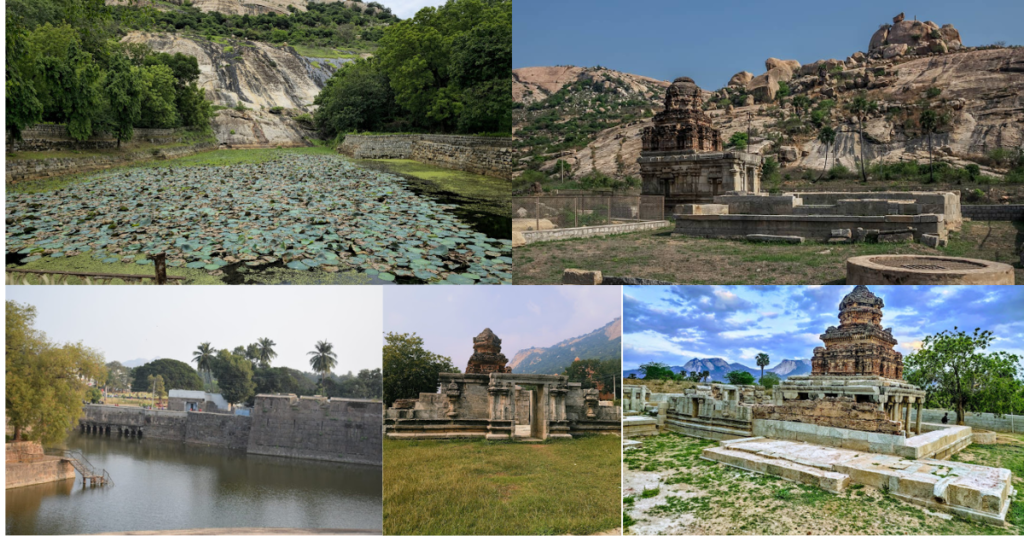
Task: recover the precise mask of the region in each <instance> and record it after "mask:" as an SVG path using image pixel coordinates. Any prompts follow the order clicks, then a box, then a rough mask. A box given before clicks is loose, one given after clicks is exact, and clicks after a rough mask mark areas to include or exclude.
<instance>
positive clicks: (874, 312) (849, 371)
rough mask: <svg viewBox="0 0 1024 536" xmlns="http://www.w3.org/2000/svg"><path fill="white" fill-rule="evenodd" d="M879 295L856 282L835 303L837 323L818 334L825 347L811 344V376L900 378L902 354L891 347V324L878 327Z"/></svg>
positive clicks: (894, 344)
mask: <svg viewBox="0 0 1024 536" xmlns="http://www.w3.org/2000/svg"><path fill="white" fill-rule="evenodd" d="M883 307H885V303H883V301H882V298H879V297H878V296H875V295H874V294H873V293H872V292H871V291H870V290H868V288H867V287H865V286H864V285H858V286H857V287H856V288H855V289H853V292H850V293H849V294H847V295H846V297H845V298H843V301H842V302H841V303H840V304H839V327H838V328H837V327H835V326H829V328H828V329H826V330H825V333H824V334H823V335H821V337H820V338H821V340H822V341H824V343H825V347H824V348H821V347H818V348H815V349H814V357H813V358H812V359H811V368H812V372H811V374H812V375H814V376H881V377H883V378H889V379H893V380H902V379H903V355H902V354H900V353H899V352H897V351H895V350H893V347H894V346H896V339H895V338H893V336H892V328H886V329H882V325H881V324H882V308H883Z"/></svg>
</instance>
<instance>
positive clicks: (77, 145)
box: [6, 125, 187, 153]
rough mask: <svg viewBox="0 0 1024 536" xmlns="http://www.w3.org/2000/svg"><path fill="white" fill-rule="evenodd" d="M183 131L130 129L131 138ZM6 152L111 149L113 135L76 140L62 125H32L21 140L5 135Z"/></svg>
mask: <svg viewBox="0 0 1024 536" xmlns="http://www.w3.org/2000/svg"><path fill="white" fill-rule="evenodd" d="M186 132H187V130H186V129H184V128H136V129H134V132H133V133H132V141H133V142H142V141H145V142H149V143H175V142H177V141H180V140H181V137H182V135H184V134H185V133H186ZM6 143H7V152H9V153H10V152H16V151H66V150H91V149H114V148H116V147H117V138H116V137H114V135H113V134H110V133H108V132H96V133H94V134H93V135H92V136H91V137H90V138H89V139H87V140H85V141H78V140H76V139H75V138H72V137H71V135H70V134H68V128H67V126H66V125H35V126H31V127H29V128H26V129H25V130H23V131H22V132H21V141H17V140H14V139H11V138H10V137H8V138H7V139H6Z"/></svg>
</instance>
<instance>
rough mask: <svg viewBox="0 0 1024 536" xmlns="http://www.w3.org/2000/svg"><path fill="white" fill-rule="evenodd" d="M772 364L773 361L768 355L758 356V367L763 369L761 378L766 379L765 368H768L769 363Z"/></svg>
mask: <svg viewBox="0 0 1024 536" xmlns="http://www.w3.org/2000/svg"><path fill="white" fill-rule="evenodd" d="M771 362H772V361H771V359H770V358H769V357H768V354H766V353H764V352H761V353H759V354H757V366H759V367H761V378H764V368H765V367H767V366H768V363H771Z"/></svg>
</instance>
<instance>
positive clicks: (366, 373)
mask: <svg viewBox="0 0 1024 536" xmlns="http://www.w3.org/2000/svg"><path fill="white" fill-rule="evenodd" d="M357 377H358V378H359V380H360V381H362V382H363V385H364V386H365V387H366V396H365V398H372V399H375V400H380V399H381V398H383V397H384V375H383V374H381V370H380V369H379V368H375V369H363V370H360V371H359V374H358V375H357Z"/></svg>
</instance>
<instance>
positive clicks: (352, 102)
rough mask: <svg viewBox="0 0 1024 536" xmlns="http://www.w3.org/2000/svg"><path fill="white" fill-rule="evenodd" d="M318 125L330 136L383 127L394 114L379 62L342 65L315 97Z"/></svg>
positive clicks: (357, 62) (322, 132)
mask: <svg viewBox="0 0 1024 536" xmlns="http://www.w3.org/2000/svg"><path fill="white" fill-rule="evenodd" d="M313 103H314V104H316V105H318V106H319V107H318V108H317V110H316V111H315V112H314V113H313V117H314V119H315V122H316V126H317V129H319V130H320V133H321V134H322V135H323V136H324V138H327V139H334V138H336V137H337V136H338V135H339V134H345V133H348V132H353V131H360V130H362V131H381V130H384V129H385V125H387V124H388V123H390V122H391V121H392V119H393V117H394V112H395V108H397V105H396V104H395V100H394V95H393V93H392V92H391V86H390V85H389V83H388V78H387V76H385V75H384V73H383V71H381V70H380V68H379V66H378V64H377V62H376V61H375V60H373V59H370V60H362V59H360V60H356V61H355V62H352V63H349V64H347V65H344V66H342V67H341V68H340V69H338V71H337V72H336V73H335V74H334V76H332V77H331V78H330V79H329V80H327V84H326V85H325V86H324V88H323V89H322V90H321V91H320V93H319V94H318V95H317V96H316V98H315V99H314V100H313Z"/></svg>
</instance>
